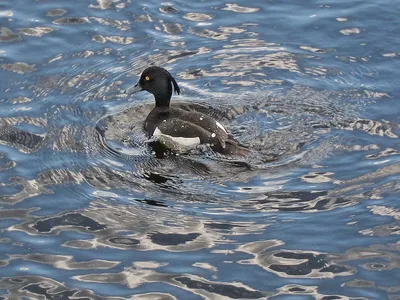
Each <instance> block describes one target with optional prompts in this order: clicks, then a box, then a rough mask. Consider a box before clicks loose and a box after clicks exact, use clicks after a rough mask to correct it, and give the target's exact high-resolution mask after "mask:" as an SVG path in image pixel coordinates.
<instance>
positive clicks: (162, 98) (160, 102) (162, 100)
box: [154, 94, 171, 108]
mask: <svg viewBox="0 0 400 300" xmlns="http://www.w3.org/2000/svg"><path fill="white" fill-rule="evenodd" d="M154 99H155V100H156V107H160V108H161V107H162V108H168V107H169V102H170V101H171V94H169V95H165V94H161V95H156V94H155V95H154Z"/></svg>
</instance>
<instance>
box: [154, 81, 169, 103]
mask: <svg viewBox="0 0 400 300" xmlns="http://www.w3.org/2000/svg"><path fill="white" fill-rule="evenodd" d="M153 95H154V99H155V100H156V107H163V108H168V107H169V102H170V101H171V97H172V85H171V82H169V81H167V80H166V81H165V82H164V84H163V86H162V88H160V89H159V90H157V91H156V92H155V93H153Z"/></svg>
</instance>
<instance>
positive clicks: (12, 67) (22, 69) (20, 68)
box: [0, 62, 36, 74]
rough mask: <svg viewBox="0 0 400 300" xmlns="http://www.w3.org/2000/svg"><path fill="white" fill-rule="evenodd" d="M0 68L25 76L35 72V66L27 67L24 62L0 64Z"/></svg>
mask: <svg viewBox="0 0 400 300" xmlns="http://www.w3.org/2000/svg"><path fill="white" fill-rule="evenodd" d="M0 68H1V69H3V70H6V71H10V72H15V73H18V74H25V73H30V72H33V71H36V68H35V65H29V64H27V63H24V62H16V63H13V64H1V65H0Z"/></svg>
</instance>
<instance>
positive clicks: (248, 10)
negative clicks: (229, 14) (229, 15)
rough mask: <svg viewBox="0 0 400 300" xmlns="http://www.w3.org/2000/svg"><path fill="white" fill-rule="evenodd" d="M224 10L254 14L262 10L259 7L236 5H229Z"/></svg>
mask: <svg viewBox="0 0 400 300" xmlns="http://www.w3.org/2000/svg"><path fill="white" fill-rule="evenodd" d="M222 10H229V11H233V12H236V13H245V14H248V13H254V12H257V11H259V10H260V9H259V8H257V7H246V6H240V5H238V4H236V3H227V4H226V6H225V7H224V8H222Z"/></svg>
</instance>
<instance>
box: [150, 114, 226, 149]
mask: <svg viewBox="0 0 400 300" xmlns="http://www.w3.org/2000/svg"><path fill="white" fill-rule="evenodd" d="M153 137H156V138H160V137H161V138H163V139H164V140H168V142H171V143H176V145H179V146H182V147H183V148H185V147H186V148H187V147H189V148H194V147H196V146H197V145H199V144H209V145H210V147H211V148H212V149H213V150H215V151H218V152H223V150H224V148H225V147H226V144H225V141H226V140H227V138H228V135H226V139H222V138H221V136H218V135H217V134H216V133H215V132H210V131H208V130H206V129H205V128H203V127H201V126H199V125H197V124H195V123H192V122H189V121H186V120H182V119H179V118H170V119H167V120H166V121H165V122H164V121H163V122H161V123H160V124H158V126H157V127H156V129H155V130H154V132H153Z"/></svg>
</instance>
